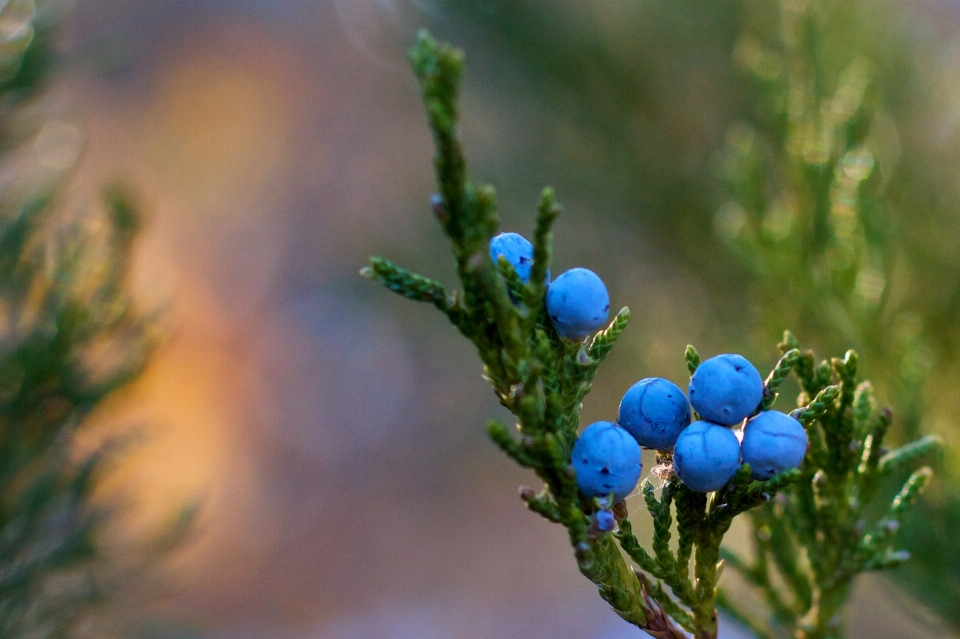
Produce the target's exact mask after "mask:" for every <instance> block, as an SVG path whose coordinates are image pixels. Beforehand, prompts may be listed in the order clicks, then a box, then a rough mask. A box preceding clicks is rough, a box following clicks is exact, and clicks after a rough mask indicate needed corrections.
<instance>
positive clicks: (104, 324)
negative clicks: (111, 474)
mask: <svg viewBox="0 0 960 639" xmlns="http://www.w3.org/2000/svg"><path fill="white" fill-rule="evenodd" d="M54 9H56V6H55V5H54V3H44V4H37V5H34V3H33V2H32V1H29V0H11V2H8V3H5V4H3V5H2V7H0V149H2V152H0V164H2V166H3V169H4V175H5V177H4V188H3V189H2V190H0V636H2V637H4V638H5V639H7V638H9V639H16V638H21V637H22V638H27V637H29V638H31V639H33V638H48V637H49V638H54V637H73V636H79V635H80V634H86V633H89V632H90V630H91V629H95V628H98V626H97V625H96V624H91V613H92V611H93V610H94V609H95V607H96V606H97V605H98V604H102V603H104V602H105V601H108V600H109V599H110V594H111V592H112V588H114V587H115V584H114V580H115V579H116V578H117V577H118V576H119V574H120V573H121V572H122V570H121V569H120V568H119V564H118V563H117V562H116V561H114V558H113V557H111V555H110V551H109V550H108V549H107V547H106V545H105V544H104V538H103V535H104V531H105V530H106V528H107V527H108V526H109V525H110V523H111V522H112V521H113V520H114V518H115V517H114V515H115V512H116V511H115V510H114V507H112V506H107V505H105V504H104V503H103V500H102V499H97V498H96V497H95V491H96V489H97V487H98V486H99V485H100V479H101V478H102V477H103V473H104V471H105V469H106V468H108V467H109V465H110V460H111V458H112V456H113V455H114V453H115V452H116V451H117V450H123V447H124V446H125V444H124V443H123V442H122V441H112V442H108V443H106V444H101V445H98V446H97V445H95V446H93V447H91V446H89V445H87V446H80V445H78V440H77V434H78V432H79V431H80V430H81V429H83V427H84V425H85V423H86V417H87V416H88V415H89V414H90V413H91V411H93V410H94V409H96V408H97V407H98V406H99V405H100V403H101V402H102V400H103V399H104V398H106V397H107V396H108V395H110V394H111V393H113V392H114V391H116V390H117V389H119V388H121V387H123V386H124V385H126V384H127V383H128V382H129V381H131V380H132V379H133V378H134V377H135V376H136V375H137V374H138V373H139V372H140V370H141V369H142V367H143V365H144V363H145V361H146V357H147V355H148V353H149V352H150V350H151V343H150V340H149V339H148V338H147V335H148V331H147V330H146V328H147V324H146V318H145V317H143V316H141V315H140V314H139V313H138V312H137V311H136V310H135V307H134V305H133V303H132V301H131V299H130V297H129V295H128V294H127V293H126V291H125V288H124V278H125V276H126V272H127V264H128V261H129V258H130V250H131V246H132V242H133V239H134V237H135V234H136V230H137V226H138V219H139V218H138V216H137V214H136V212H135V209H134V207H133V206H132V204H131V200H130V198H129V196H128V195H126V194H125V193H124V192H123V191H122V190H118V189H113V190H110V191H109V192H108V193H106V194H105V197H104V206H103V207H101V210H99V211H98V212H97V213H96V214H91V215H80V216H76V215H64V214H63V213H62V211H63V209H64V206H63V205H64V202H63V199H64V193H65V191H66V189H67V186H68V180H69V177H70V167H61V166H59V165H57V166H56V168H55V169H54V170H50V167H49V166H44V164H43V161H42V158H41V161H40V162H39V163H37V162H36V161H34V158H35V157H36V155H34V154H37V153H39V151H37V150H36V147H35V146H31V144H32V143H33V142H34V140H35V139H36V136H38V135H40V134H42V130H43V127H44V125H45V124H46V123H47V118H46V117H44V116H43V115H42V113H43V111H42V110H37V109H36V106H37V102H38V101H39V100H40V99H41V98H42V96H43V93H44V89H45V88H46V86H47V84H48V82H49V80H50V79H51V74H52V73H53V72H54V70H55V69H56V63H57V55H56V53H55V51H54V50H53V48H52V41H53V36H54V33H55V30H56V27H57V19H56V18H57V16H56V15H55V12H54ZM31 110H32V111H31ZM25 113H32V117H26V118H25V117H24V114H25ZM38 114H40V115H41V116H40V117H37V115H38ZM25 122H26V123H27V124H25ZM31 151H32V152H33V153H31Z"/></svg>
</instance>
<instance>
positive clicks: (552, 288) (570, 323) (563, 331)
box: [490, 233, 610, 340]
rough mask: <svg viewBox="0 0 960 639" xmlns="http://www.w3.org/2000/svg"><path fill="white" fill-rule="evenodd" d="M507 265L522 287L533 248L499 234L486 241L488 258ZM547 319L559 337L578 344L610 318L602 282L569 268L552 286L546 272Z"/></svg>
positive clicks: (521, 239)
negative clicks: (505, 262) (504, 259)
mask: <svg viewBox="0 0 960 639" xmlns="http://www.w3.org/2000/svg"><path fill="white" fill-rule="evenodd" d="M501 255H502V256H503V257H505V258H506V259H507V261H508V262H510V265H511V266H512V267H513V270H514V271H516V273H517V277H519V278H520V281H522V282H523V283H524V284H526V283H527V282H528V281H529V280H530V271H531V269H532V267H533V245H532V244H531V243H530V242H529V241H527V239H526V238H525V237H523V236H522V235H519V234H517V233H501V234H499V235H497V236H496V237H494V238H493V239H492V240H490V258H491V259H492V260H493V262H494V264H496V263H497V260H498V259H499V258H500V256H501ZM546 284H547V285H548V288H547V300H546V306H547V315H548V316H549V317H550V321H551V322H552V323H553V326H554V328H556V329H557V333H559V334H560V336H561V337H565V338H567V339H572V340H580V339H583V338H584V337H586V336H587V335H590V334H591V333H593V332H594V331H596V330H597V329H599V328H600V327H602V326H603V325H604V324H605V323H606V321H607V318H608V317H609V316H610V295H609V294H608V293H607V287H606V286H605V285H604V283H603V280H601V279H600V277H599V276H597V274H596V273H594V272H593V271H591V270H589V269H585V268H573V269H570V270H569V271H566V272H565V273H563V274H561V275H560V276H559V277H558V278H557V279H555V280H554V281H553V282H551V281H550V273H549V271H548V272H547V281H546Z"/></svg>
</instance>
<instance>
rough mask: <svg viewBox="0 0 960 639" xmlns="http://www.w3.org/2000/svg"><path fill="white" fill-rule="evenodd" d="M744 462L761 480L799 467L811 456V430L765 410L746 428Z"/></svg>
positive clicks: (792, 420)
mask: <svg viewBox="0 0 960 639" xmlns="http://www.w3.org/2000/svg"><path fill="white" fill-rule="evenodd" d="M741 448H742V449H743V461H745V462H747V463H748V464H750V469H751V471H752V473H751V474H752V476H753V478H754V479H759V480H761V481H764V480H767V479H770V478H771V477H773V476H774V475H779V474H780V473H782V472H783V471H785V470H790V469H791V468H797V467H798V466H800V462H802V461H803V457H804V455H806V454H807V431H805V430H804V429H803V426H802V425H801V424H800V422H799V421H797V420H796V419H794V418H793V417H790V416H789V415H786V414H784V413H780V412H777V411H773V410H770V411H765V412H763V413H760V414H759V415H757V416H756V417H754V418H753V419H751V420H750V421H748V422H747V425H746V426H745V427H744V429H743V444H742V445H741Z"/></svg>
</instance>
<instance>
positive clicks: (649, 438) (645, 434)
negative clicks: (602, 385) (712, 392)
mask: <svg viewBox="0 0 960 639" xmlns="http://www.w3.org/2000/svg"><path fill="white" fill-rule="evenodd" d="M617 423H619V424H620V426H621V428H623V429H625V430H626V431H627V432H628V433H630V434H631V435H633V437H634V439H636V440H637V443H639V444H640V445H641V446H643V447H644V448H654V449H656V450H672V449H673V444H674V442H676V441H677V437H678V436H679V435H680V431H682V430H683V429H684V428H686V427H687V426H689V425H690V403H689V402H687V396H686V395H684V394H683V391H682V390H680V387H678V386H677V385H676V384H674V383H673V382H671V381H669V380H666V379H663V378H662V377H649V378H647V379H642V380H640V381H639V382H637V383H636V384H634V385H633V386H631V387H630V390H628V391H627V392H626V394H625V395H624V396H623V399H622V400H620V412H619V416H618V417H617Z"/></svg>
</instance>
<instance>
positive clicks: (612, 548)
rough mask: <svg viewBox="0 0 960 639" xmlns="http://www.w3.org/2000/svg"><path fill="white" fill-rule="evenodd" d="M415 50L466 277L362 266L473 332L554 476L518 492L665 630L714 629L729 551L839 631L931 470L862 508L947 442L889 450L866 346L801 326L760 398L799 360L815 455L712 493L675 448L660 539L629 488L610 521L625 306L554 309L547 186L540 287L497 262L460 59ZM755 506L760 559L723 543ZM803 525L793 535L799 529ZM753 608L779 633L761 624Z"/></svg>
mask: <svg viewBox="0 0 960 639" xmlns="http://www.w3.org/2000/svg"><path fill="white" fill-rule="evenodd" d="M411 61H412V63H413V68H414V71H415V73H416V75H417V78H418V80H419V81H420V84H421V87H422V90H423V99H424V103H425V106H426V110H427V116H428V120H429V124H430V128H431V130H432V132H433V135H434V142H435V147H436V155H435V169H436V174H437V181H438V184H439V188H440V194H439V197H438V198H437V199H436V201H435V202H434V213H435V214H436V216H437V218H438V220H439V221H440V223H441V225H442V226H443V230H444V232H445V233H446V235H447V236H448V238H449V239H450V242H451V246H452V249H453V254H454V257H455V259H456V263H457V274H458V276H459V279H460V281H461V283H462V286H463V289H462V290H458V291H454V292H450V291H447V290H446V289H445V287H444V286H443V285H442V284H441V283H439V282H436V281H434V280H431V279H428V278H426V277H424V276H421V275H418V274H415V273H412V272H410V271H407V270H405V269H403V268H401V267H399V266H397V265H395V264H393V263H391V262H389V261H387V260H385V259H382V258H372V259H371V261H370V266H369V267H367V268H365V269H364V270H363V271H362V274H363V275H365V276H366V277H369V278H371V279H375V280H377V281H379V282H380V283H381V284H383V285H384V286H386V287H387V288H389V289H390V290H392V291H394V292H396V293H398V294H400V295H403V296H404V297H406V298H408V299H411V300H416V301H422V302H429V303H431V304H433V305H434V306H436V307H437V308H438V309H439V310H440V311H442V312H443V313H445V314H446V315H447V317H448V318H449V319H450V321H451V323H452V324H453V325H454V326H455V327H456V328H457V329H458V330H459V331H460V332H461V333H462V334H463V335H464V336H465V337H467V338H468V339H470V340H471V341H472V342H473V343H474V344H475V346H476V347H477V351H478V354H479V356H480V359H481V360H482V362H483V364H484V378H485V379H486V380H487V381H488V382H489V383H490V384H491V386H493V388H494V390H495V391H496V393H497V396H498V398H499V399H500V402H501V403H502V404H503V406H504V407H506V408H507V409H508V410H510V412H512V413H513V414H514V415H515V416H516V417H517V419H518V423H517V425H516V429H515V430H514V429H510V428H508V427H507V426H506V425H504V424H501V423H498V422H491V423H490V424H489V426H488V432H489V435H490V437H491V439H492V440H493V441H494V442H495V443H496V444H497V445H498V446H499V447H500V448H501V449H502V450H503V452H504V453H506V454H507V455H508V456H509V457H510V458H512V459H513V460H514V461H516V462H517V463H518V464H520V465H521V466H523V467H525V468H529V469H531V470H533V471H534V473H536V475H537V476H538V477H539V478H540V479H541V480H542V481H543V483H544V488H543V490H540V491H537V490H534V489H532V488H523V489H522V490H521V493H520V495H521V498H522V499H523V500H524V502H526V504H527V506H528V507H529V508H530V509H531V510H533V511H534V512H537V513H539V514H540V515H542V516H543V517H545V518H546V519H548V520H550V521H552V522H555V523H559V524H561V525H563V526H564V527H565V528H566V530H567V533H568V535H569V539H570V543H571V546H572V547H573V552H574V557H575V559H576V562H577V565H578V567H579V569H580V571H581V573H583V575H584V576H586V577H587V578H588V579H590V580H591V581H593V582H594V583H595V584H596V585H597V588H598V590H599V593H600V596H601V597H602V598H603V599H604V600H606V601H607V602H608V603H609V604H610V605H611V607H613V609H614V610H615V611H616V612H617V614H618V615H620V616H621V617H622V618H623V619H625V620H627V621H628V622H630V623H632V624H634V625H635V626H637V627H638V628H642V629H643V630H645V631H647V632H648V633H649V634H651V635H653V636H656V637H674V638H679V637H690V636H693V637H698V638H710V637H716V636H717V612H716V606H717V604H718V603H721V604H726V605H729V604H730V602H729V601H728V600H727V599H725V598H724V597H723V595H722V592H721V593H720V595H719V597H720V598H719V600H718V591H717V583H718V580H719V578H720V574H721V572H722V568H723V566H724V557H725V556H727V557H729V560H730V561H732V562H733V564H734V566H735V567H737V568H738V569H739V570H740V571H741V572H743V573H744V574H746V575H748V577H750V578H751V582H752V583H755V584H756V585H757V586H759V587H761V588H763V589H764V591H765V593H766V594H767V600H768V603H770V605H771V609H772V612H773V619H774V620H775V621H779V622H780V623H782V624H784V625H786V624H787V623H788V619H787V618H788V617H790V618H793V619H794V621H795V620H796V617H797V616H798V615H803V614H805V613H807V614H806V616H805V617H804V619H803V623H802V624H801V628H800V629H801V630H802V632H803V633H805V634H804V635H803V636H805V637H811V638H812V637H821V636H822V637H826V636H837V635H838V633H839V628H840V626H839V625H838V624H837V623H836V622H835V616H836V614H837V612H838V610H839V608H840V606H842V604H843V602H844V600H845V599H846V596H847V595H848V593H849V584H850V580H851V579H852V577H853V576H854V575H855V574H856V573H858V572H860V571H862V570H865V569H878V568H883V567H887V566H890V565H895V564H896V563H898V562H899V561H902V560H903V558H904V555H903V553H902V552H896V551H893V550H892V547H891V543H892V541H893V539H892V538H893V534H894V533H895V531H896V527H897V525H898V523H899V522H900V520H901V518H902V517H903V514H904V513H905V511H906V509H907V507H908V506H909V505H910V504H911V503H912V502H913V500H914V499H915V498H916V496H917V495H918V494H919V492H920V491H921V490H922V488H923V486H924V484H925V481H926V479H927V478H928V477H929V474H930V471H929V469H922V470H920V471H917V473H915V474H914V475H913V476H911V479H910V480H908V482H907V484H906V485H905V486H904V489H903V491H902V492H901V493H900V495H898V496H897V497H896V498H895V499H894V501H893V503H892V504H891V506H890V512H889V513H888V515H887V516H886V517H884V518H883V519H881V520H880V521H879V522H878V523H877V524H876V527H875V528H873V529H870V530H866V529H865V528H864V524H863V520H862V518H861V514H862V512H863V508H864V507H865V506H866V505H867V504H868V503H870V502H871V500H873V499H874V497H875V496H876V492H877V485H878V479H879V477H880V476H881V475H884V474H889V473H891V472H893V471H894V470H895V469H897V468H900V467H904V466H908V465H910V464H911V463H913V462H914V461H915V460H916V459H917V458H919V457H921V456H922V455H924V454H926V453H927V452H929V449H931V448H932V447H934V446H935V445H936V442H934V441H933V440H921V441H920V442H918V443H916V444H913V445H910V446H907V447H904V448H902V449H899V450H897V451H895V452H892V453H883V452H882V439H883V435H884V433H885V431H886V428H887V426H888V425H889V414H888V413H887V412H885V411H877V410H876V409H875V408H874V406H873V403H872V397H871V395H870V390H869V385H868V384H861V385H860V386H857V385H856V373H857V357H856V355H855V354H854V353H853V352H850V353H848V354H847V356H846V357H845V358H844V359H842V360H834V361H833V363H832V365H831V364H830V363H823V364H821V365H819V366H814V360H813V356H812V354H810V353H809V352H804V353H801V352H800V351H799V350H798V348H797V345H796V340H795V339H794V338H793V337H792V336H791V335H789V334H788V335H787V338H786V340H785V342H784V344H782V345H781V350H782V351H783V354H782V357H781V358H780V360H779V361H778V362H777V364H776V365H775V366H774V368H773V370H772V371H771V372H770V374H769V375H768V377H767V378H766V380H765V382H764V386H763V400H762V403H761V407H760V408H761V409H767V408H769V407H770V406H771V405H773V403H774V402H775V401H776V399H777V396H778V392H779V390H780V387H781V384H782V383H783V381H784V380H785V379H786V377H787V376H788V375H789V374H790V373H791V371H793V372H794V374H795V375H796V376H797V378H798V379H799V380H800V383H801V387H802V392H801V394H800V395H799V397H798V408H797V409H796V410H795V411H794V412H793V413H792V415H793V416H794V417H795V418H797V419H798V420H799V421H800V422H801V423H802V424H803V426H804V427H805V428H806V430H807V432H808V436H809V439H810V442H811V445H810V447H809V450H808V453H807V456H806V459H805V460H804V464H803V466H802V469H799V470H798V469H794V470H790V471H786V472H784V473H781V474H780V475H777V476H775V477H773V478H772V479H769V480H767V481H763V482H759V481H753V480H752V479H751V477H750V475H751V470H750V468H749V465H747V464H744V465H743V466H742V467H741V468H740V470H739V471H738V472H737V473H736V475H735V476H734V477H733V478H732V479H731V480H730V481H729V482H728V484H727V485H726V486H724V487H723V488H721V489H720V490H717V491H715V492H713V493H709V494H704V493H699V492H695V491H693V490H691V489H690V488H688V487H687V486H685V485H684V484H683V483H682V482H681V481H680V480H679V478H678V477H677V476H676V474H675V473H674V472H672V466H671V461H672V459H671V455H670V454H669V453H667V452H663V451H661V452H659V453H658V466H657V468H656V469H655V471H654V473H653V474H652V477H651V478H650V479H646V480H645V481H644V482H643V483H642V486H641V492H642V495H643V498H644V501H645V503H646V506H647V510H648V511H649V513H650V515H651V517H652V518H653V525H654V535H653V540H652V544H651V546H650V550H647V548H645V547H644V545H643V544H642V543H641V542H640V540H639V539H638V538H637V537H636V536H635V535H634V533H633V531H632V526H631V523H630V520H629V519H627V517H626V508H625V505H624V504H623V503H622V502H621V503H620V504H618V505H617V506H615V507H614V513H615V515H616V520H617V523H618V525H619V529H618V530H617V531H616V532H614V533H604V532H602V531H601V530H599V528H598V526H597V524H596V521H595V519H594V518H593V515H594V513H596V512H597V510H598V509H599V508H600V507H601V505H602V504H601V503H600V502H601V500H597V499H596V498H589V497H587V496H585V495H583V494H582V493H581V492H580V491H579V490H578V488H577V483H576V477H575V473H574V471H573V468H572V467H571V464H570V453H571V450H572V448H573V444H574V443H575V442H576V440H577V436H578V435H577V433H578V426H579V412H580V408H581V406H582V402H583V400H584V398H585V397H586V395H587V393H588V392H589V390H590V387H591V382H592V380H593V378H594V375H595V374H596V371H597V368H598V367H599V365H600V363H601V362H602V361H603V359H604V357H606V355H607V354H608V353H609V352H610V350H611V348H612V347H613V345H614V343H615V341H616V339H617V338H618V337H619V335H620V334H621V333H622V332H623V330H624V329H625V328H626V325H627V323H628V321H629V318H630V313H629V310H628V309H626V308H624V309H622V310H621V311H620V312H619V313H618V314H617V315H616V317H615V318H614V319H613V321H612V322H611V324H610V325H609V326H608V327H607V328H606V329H605V330H603V331H601V332H599V333H597V334H596V335H595V336H594V337H593V338H591V339H588V340H586V341H584V342H578V341H571V340H566V339H563V338H561V337H560V336H559V335H558V334H557V332H556V330H555V329H554V328H553V327H552V325H551V323H550V322H549V321H548V320H547V318H546V315H545V312H544V296H545V289H546V284H545V282H544V280H545V276H546V273H547V271H548V268H549V265H550V253H551V238H552V236H551V232H550V227H551V224H552V222H553V221H554V219H555V218H556V216H557V215H558V213H559V207H558V206H557V204H556V202H555V199H554V194H553V192H552V190H550V189H549V188H548V189H545V190H544V191H543V193H542V195H541V200H540V205H539V208H538V211H537V218H536V225H535V229H534V241H533V247H534V263H533V267H532V272H531V275H530V277H529V280H528V283H526V284H524V283H523V282H522V281H521V280H520V278H519V277H518V276H517V274H516V272H515V271H514V270H513V267H512V266H511V265H510V263H509V262H508V261H507V260H506V259H505V258H501V259H500V260H499V261H498V263H497V264H494V263H493V261H492V260H491V259H490V254H489V243H490V239H491V237H492V236H493V235H494V234H495V233H496V232H497V227H498V218H497V213H496V207H495V197H494V190H493V188H492V187H490V186H486V185H477V184H474V183H472V182H470V181H469V180H468V178H467V171H466V163H465V160H464V155H463V151H462V149H461V146H460V143H459V141H458V139H457V109H458V102H457V98H458V89H459V83H460V79H461V75H462V73H463V55H462V53H461V52H460V51H458V50H456V49H454V48H452V47H450V46H449V45H446V44H440V43H438V42H437V41H436V40H434V39H433V38H432V37H431V36H430V35H429V34H427V33H426V32H421V34H420V36H419V38H418V40H417V43H416V45H415V46H414V48H413V49H412V51H411ZM686 361H687V366H688V369H689V371H690V373H691V375H692V374H693V373H694V371H695V370H696V368H697V366H698V365H699V363H700V356H699V354H698V353H697V351H696V349H694V348H693V347H692V346H689V347H687V351H686ZM778 494H779V496H778ZM775 496H777V497H776V499H773V498H774V497H775ZM771 504H772V505H771ZM759 506H764V507H763V508H760V509H758V507H759ZM772 508H776V509H779V510H778V511H777V512H774V511H773V510H771V509H772ZM747 511H750V512H751V513H756V514H752V515H751V516H752V517H753V520H754V522H756V523H757V530H758V533H757V539H758V540H759V541H758V543H761V544H762V543H766V544H767V545H766V546H764V545H760V546H758V555H757V558H756V560H755V562H753V563H748V562H747V561H746V560H744V559H740V558H738V557H736V556H734V555H729V554H728V553H726V552H725V551H724V550H722V549H721V541H722V539H723V536H724V534H725V533H726V532H727V530H728V529H729V528H730V525H731V523H732V521H733V519H734V518H735V517H736V516H737V515H739V514H742V513H745V512H747ZM767 520H770V521H773V522H774V524H775V525H776V526H778V527H779V528H783V529H784V530H787V529H789V530H790V531H791V532H790V533H789V534H790V535H793V537H788V536H787V535H786V534H784V535H779V536H777V537H776V540H777V544H776V545H775V546H774V545H771V544H770V543H768V542H769V541H770V540H771V539H774V537H773V536H772V535H770V534H769V533H768V532H767V531H768V529H769V528H770V525H771V524H769V523H765V522H767ZM794 529H795V531H794ZM854 533H855V534H854ZM674 537H675V538H676V542H675V545H674V544H671V539H672V538H674ZM794 538H795V539H796V542H795V543H794V544H793V545H787V543H788V541H784V540H790V541H792V540H793V539H794ZM851 540H852V541H851ZM799 548H804V549H806V551H807V554H806V555H804V554H802V553H801V552H800V550H799ZM625 556H626V558H629V559H631V560H632V561H633V562H634V563H635V564H636V567H631V566H630V565H629V564H628V563H627V561H626V558H625ZM768 556H772V557H773V559H774V562H775V565H776V566H777V567H778V568H779V570H780V571H781V573H782V574H783V576H784V577H785V579H786V581H787V583H788V585H789V586H791V587H793V588H794V593H795V599H794V600H791V601H790V602H789V603H783V602H782V594H781V593H780V591H779V590H778V589H777V588H776V587H775V586H773V585H772V583H773V582H772V580H771V578H770V572H769V569H768V566H767V563H768V562H767V559H768ZM804 557H806V559H804ZM790 606H792V607H790ZM731 609H734V608H733V607H732V606H731ZM734 610H735V609H734ZM738 616H739V617H740V618H741V619H743V620H744V621H746V622H748V623H750V625H751V627H752V628H754V629H756V630H757V631H758V632H766V631H765V630H763V628H764V627H765V626H764V622H757V621H754V620H753V619H752V618H751V617H747V616H746V615H743V614H739V615H738ZM788 630H789V631H790V632H792V631H793V628H788ZM765 636H766V635H765Z"/></svg>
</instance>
